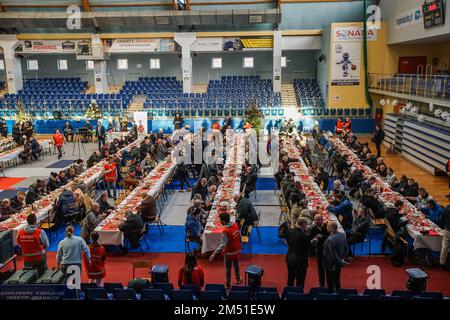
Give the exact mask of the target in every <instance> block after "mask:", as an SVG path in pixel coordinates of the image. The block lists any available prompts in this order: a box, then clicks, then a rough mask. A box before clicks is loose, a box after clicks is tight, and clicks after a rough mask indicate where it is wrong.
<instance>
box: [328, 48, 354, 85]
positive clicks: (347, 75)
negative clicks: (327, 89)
mask: <svg viewBox="0 0 450 320" xmlns="http://www.w3.org/2000/svg"><path fill="white" fill-rule="evenodd" d="M360 67H361V42H338V43H334V44H333V62H332V68H331V85H332V86H357V85H359V82H360V76H359V75H360V71H361V70H360Z"/></svg>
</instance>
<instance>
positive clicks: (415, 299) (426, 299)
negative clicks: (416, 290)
mask: <svg viewBox="0 0 450 320" xmlns="http://www.w3.org/2000/svg"><path fill="white" fill-rule="evenodd" d="M409 301H436V299H433V298H432V297H421V296H413V297H411V298H410V299H409Z"/></svg>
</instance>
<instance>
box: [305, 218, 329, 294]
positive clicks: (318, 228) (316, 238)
mask: <svg viewBox="0 0 450 320" xmlns="http://www.w3.org/2000/svg"><path fill="white" fill-rule="evenodd" d="M328 236H329V233H328V230H327V224H326V223H325V222H324V221H323V217H322V215H321V214H319V213H318V214H316V215H315V216H314V224H313V225H312V228H311V230H310V233H309V237H310V239H311V243H312V245H313V246H314V248H315V250H316V258H317V273H318V276H319V286H320V287H321V288H324V287H325V269H324V266H323V244H324V243H325V240H326V239H327V238H328Z"/></svg>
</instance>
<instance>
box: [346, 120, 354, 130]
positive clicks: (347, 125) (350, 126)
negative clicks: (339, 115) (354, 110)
mask: <svg viewBox="0 0 450 320" xmlns="http://www.w3.org/2000/svg"><path fill="white" fill-rule="evenodd" d="M345 131H347V132H351V131H352V121H351V120H347V121H345Z"/></svg>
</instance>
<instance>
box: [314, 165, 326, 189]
mask: <svg viewBox="0 0 450 320" xmlns="http://www.w3.org/2000/svg"><path fill="white" fill-rule="evenodd" d="M314 181H315V182H316V183H317V185H318V186H319V188H320V190H322V191H325V190H327V189H328V186H329V183H330V175H329V174H328V172H326V171H325V169H324V168H323V167H319V168H317V174H316V178H315V179H314Z"/></svg>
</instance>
